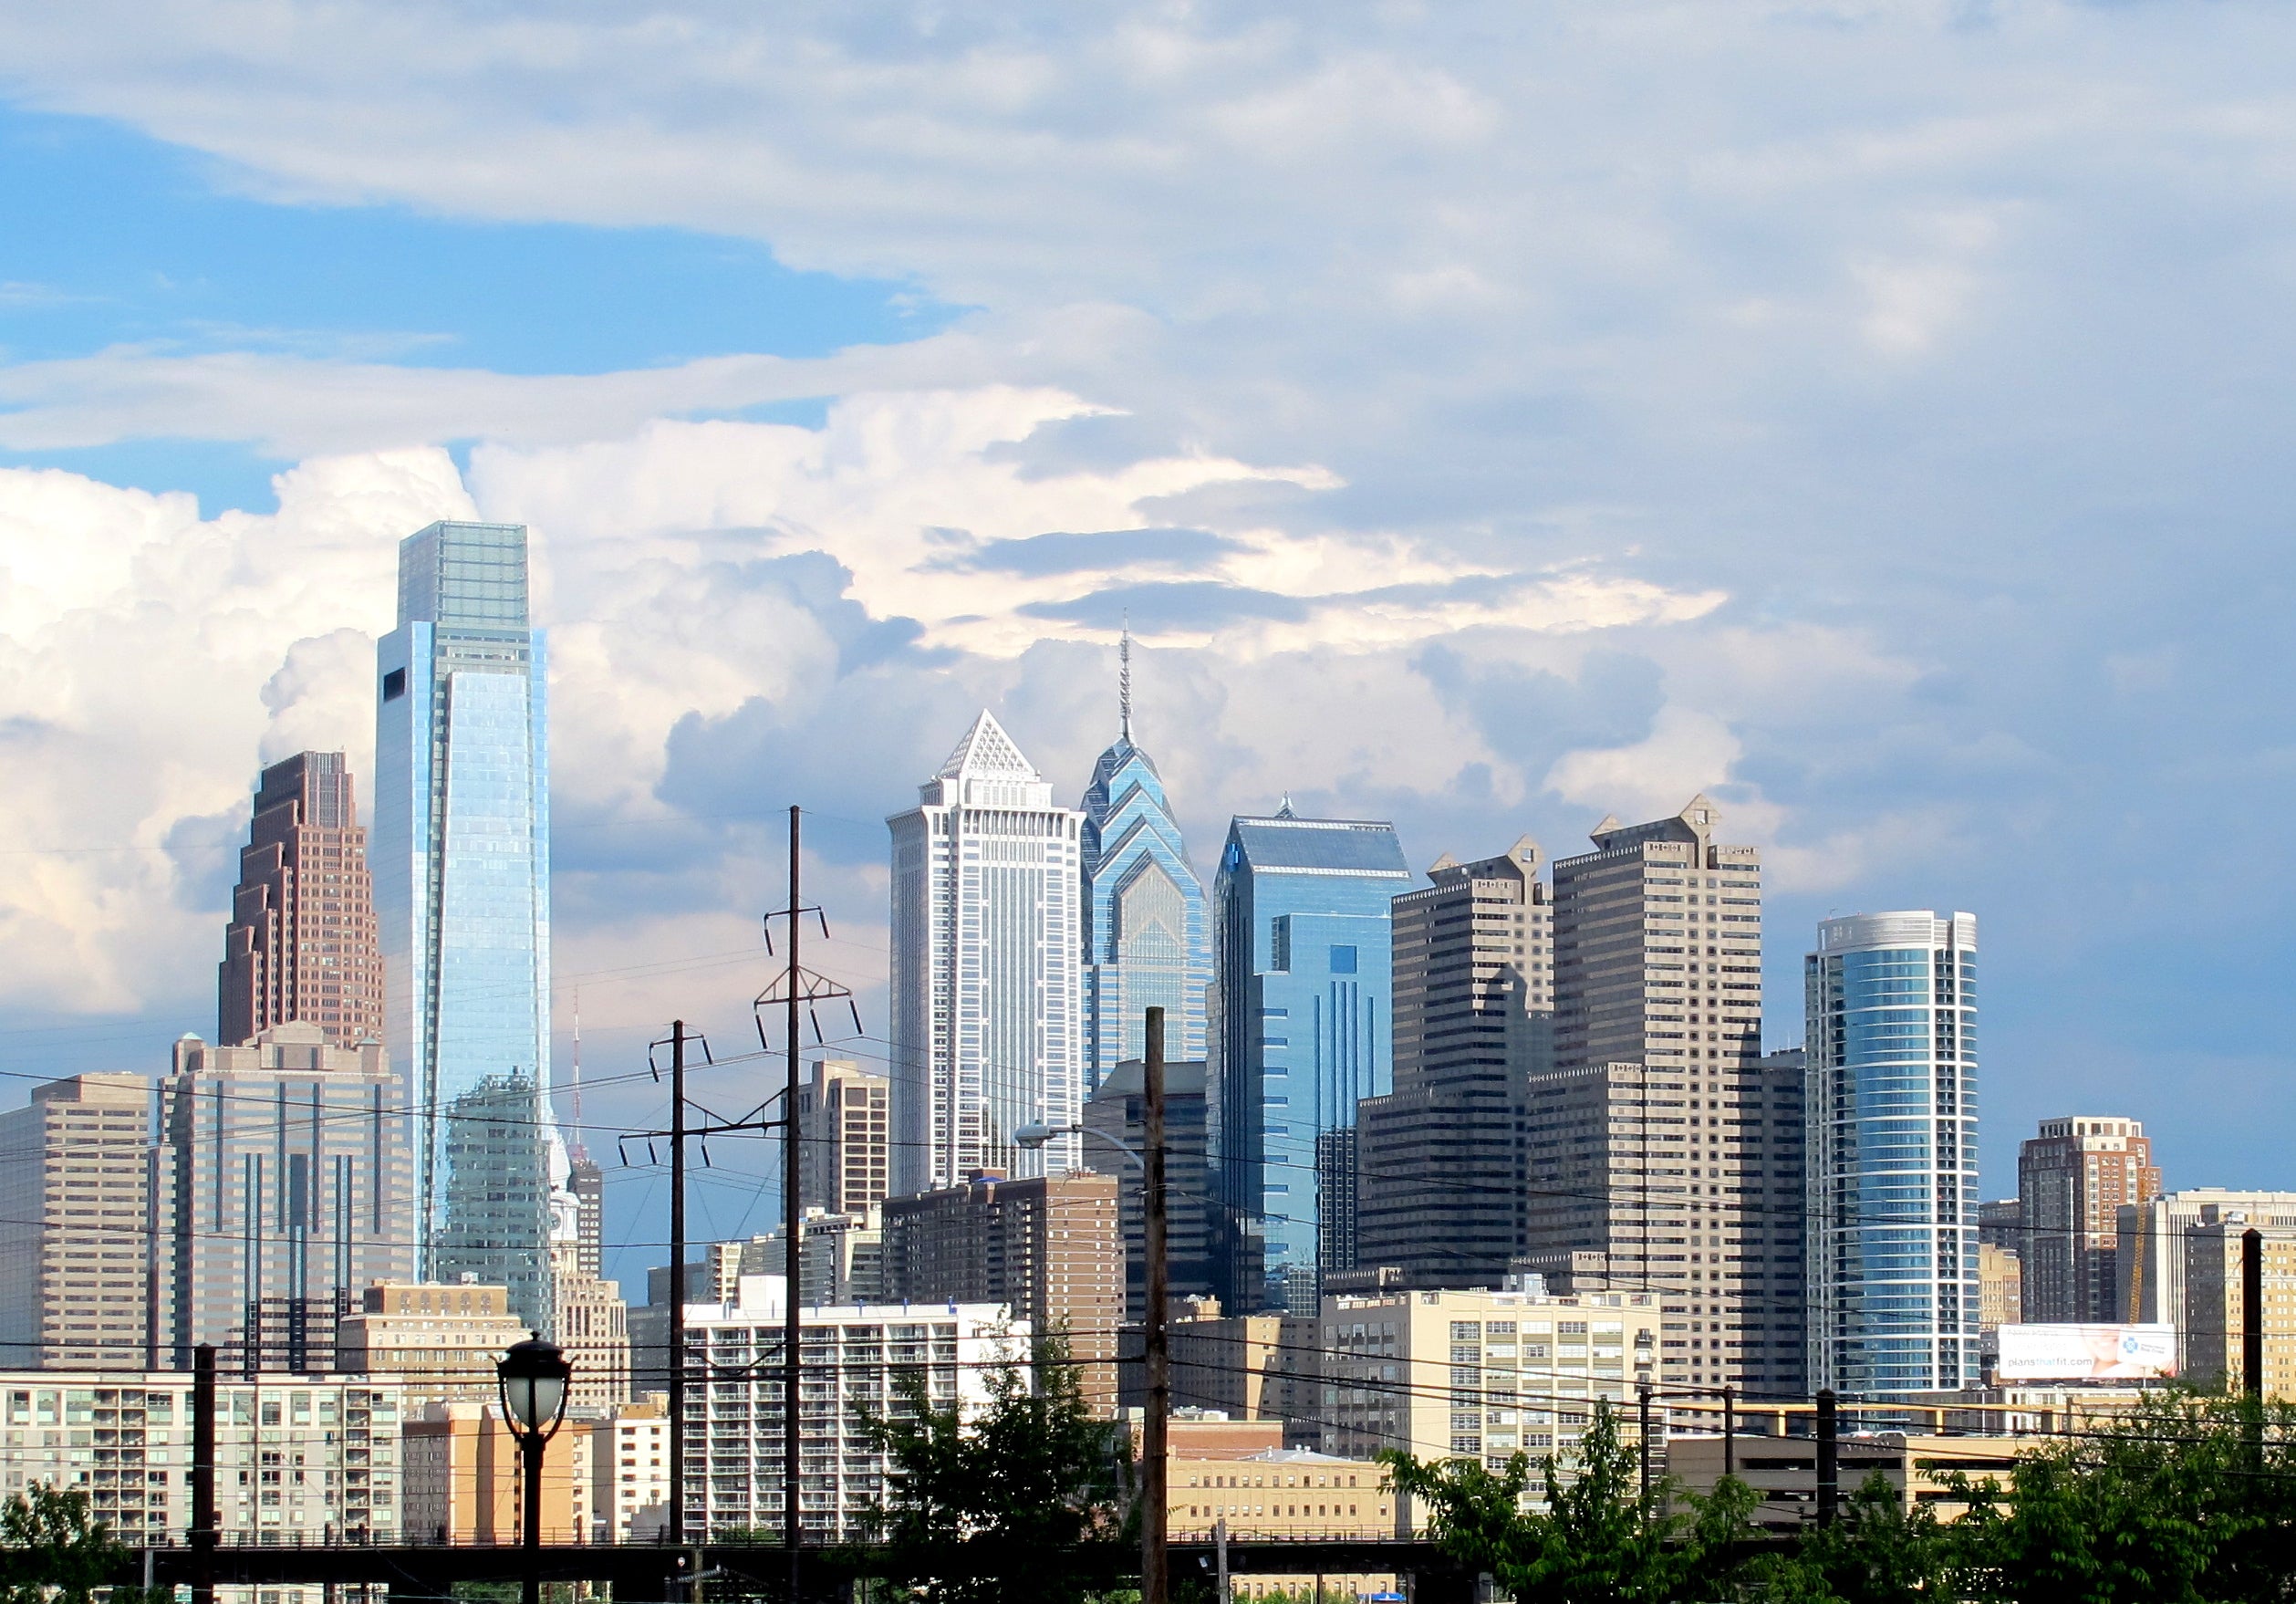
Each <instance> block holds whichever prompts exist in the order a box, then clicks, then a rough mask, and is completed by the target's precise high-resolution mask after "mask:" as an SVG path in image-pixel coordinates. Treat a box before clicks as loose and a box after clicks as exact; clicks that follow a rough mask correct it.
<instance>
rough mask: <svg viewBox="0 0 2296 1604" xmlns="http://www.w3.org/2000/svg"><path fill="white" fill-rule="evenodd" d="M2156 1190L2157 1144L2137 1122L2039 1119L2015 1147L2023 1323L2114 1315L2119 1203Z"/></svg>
mask: <svg viewBox="0 0 2296 1604" xmlns="http://www.w3.org/2000/svg"><path fill="white" fill-rule="evenodd" d="M2159 1191H2160V1170H2159V1167H2158V1166H2156V1164H2155V1163H2154V1162H2153V1144H2152V1141H2151V1139H2150V1138H2148V1137H2147V1136H2146V1135H2145V1127H2144V1126H2143V1125H2141V1124H2139V1123H2138V1122H2137V1121H2136V1120H2124V1119H2120V1118H2117V1117H2114V1116H2097V1115H2073V1116H2069V1117H2068V1118H2065V1119H2062V1120H2042V1121H2041V1134H2040V1135H2038V1136H2036V1137H2033V1138H2032V1139H2031V1140H2030V1141H2025V1142H2023V1143H2022V1144H2021V1145H2020V1146H2019V1148H2018V1150H2017V1201H2018V1223H2019V1225H2020V1227H2021V1241H2020V1244H2019V1255H2018V1256H2019V1257H2020V1258H2021V1260H2022V1261H2023V1282H2022V1290H2021V1293H2020V1296H2021V1298H2022V1300H2023V1308H2024V1318H2025V1319H2026V1320H2027V1321H2029V1322H2034V1323H2050V1322H2069V1323H2073V1324H2079V1323H2083V1322H2091V1323H2098V1322H2110V1321H2112V1320H2114V1318H2117V1315H2118V1310H2119V1307H2120V1292H2121V1288H2120V1274H2119V1266H2118V1263H2117V1260H2118V1258H2119V1254H2120V1246H2119V1237H2118V1232H2119V1228H2120V1209H2121V1205H2122V1204H2123V1203H2143V1202H2144V1201H2145V1199H2146V1198H2148V1197H2152V1196H2154V1195H2155V1194H2156V1193H2158V1192H2159Z"/></svg>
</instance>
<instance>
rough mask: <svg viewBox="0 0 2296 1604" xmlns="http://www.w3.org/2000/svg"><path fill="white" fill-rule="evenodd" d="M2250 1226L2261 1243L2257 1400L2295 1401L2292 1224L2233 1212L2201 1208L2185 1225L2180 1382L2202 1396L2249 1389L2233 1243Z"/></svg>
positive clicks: (2295, 1235)
mask: <svg viewBox="0 0 2296 1604" xmlns="http://www.w3.org/2000/svg"><path fill="white" fill-rule="evenodd" d="M2251 1228H2253V1229H2255V1230H2256V1231H2257V1233H2258V1234H2260V1235H2261V1236H2262V1237H2263V1239H2264V1240H2263V1249H2264V1311H2263V1321H2262V1324H2263V1328H2264V1376H2263V1382H2262V1386H2263V1391H2264V1396H2265V1397H2267V1398H2278V1399H2288V1398H2296V1226H2291V1225H2283V1224H2268V1223H2266V1222H2265V1221H2263V1220H2260V1219H2252V1218H2250V1217H2249V1215H2248V1213H2246V1212H2244V1211H2242V1210H2239V1209H2213V1208H2212V1209H2208V1210H2205V1211H2204V1212H2203V1213H2202V1216H2201V1218H2200V1220H2199V1221H2198V1222H2197V1224H2191V1225H2187V1227H2185V1240H2184V1265H2185V1275H2184V1295H2185V1316H2184V1318H2183V1320H2181V1321H2180V1322H2179V1323H2178V1329H2177V1339H2178V1340H2177V1356H2178V1359H2179V1369H2180V1376H2181V1379H2182V1380H2184V1381H2185V1382H2186V1383H2187V1385H2189V1386H2193V1387H2197V1388H2199V1389H2200V1390H2203V1391H2209V1390H2218V1389H2221V1390H2225V1391H2228V1392H2238V1391H2239V1390H2242V1389H2243V1388H2244V1387H2246V1386H2247V1384H2248V1375H2247V1370H2246V1367H2245V1366H2244V1365H2243V1364H2242V1362H2241V1333H2242V1331H2244V1330H2245V1329H2246V1324H2245V1322H2246V1320H2247V1318H2248V1315H2247V1310H2248V1300H2247V1298H2246V1297H2245V1296H2244V1292H2243V1288H2242V1286H2241V1275H2240V1251H2241V1250H2240V1239H2241V1238H2242V1237H2243V1236H2244V1235H2246V1234H2248V1232H2249V1230H2250V1229H2251Z"/></svg>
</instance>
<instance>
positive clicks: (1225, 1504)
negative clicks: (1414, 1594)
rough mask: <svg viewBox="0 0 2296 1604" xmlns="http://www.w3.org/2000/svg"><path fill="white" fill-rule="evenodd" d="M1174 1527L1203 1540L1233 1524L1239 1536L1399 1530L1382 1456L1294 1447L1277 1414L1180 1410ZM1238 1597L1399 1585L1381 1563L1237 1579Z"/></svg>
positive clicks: (1170, 1488) (1170, 1481) (1171, 1512)
mask: <svg viewBox="0 0 2296 1604" xmlns="http://www.w3.org/2000/svg"><path fill="white" fill-rule="evenodd" d="M1166 1429H1167V1431H1168V1432H1169V1436H1168V1438H1167V1443H1168V1448H1167V1452H1166V1453H1165V1458H1164V1463H1165V1472H1164V1476H1165V1482H1164V1487H1165V1529H1166V1530H1167V1531H1168V1532H1169V1533H1170V1534H1171V1536H1173V1537H1174V1538H1175V1539H1184V1540H1188V1541H1193V1542H1203V1541H1206V1540H1209V1539H1210V1538H1211V1537H1212V1536H1213V1534H1214V1532H1215V1530H1216V1529H1217V1528H1218V1527H1220V1526H1222V1525H1223V1524H1224V1526H1225V1527H1226V1530H1227V1534H1228V1536H1229V1537H1230V1538H1231V1539H1243V1540H1269V1539H1273V1540H1278V1541H1285V1540H1288V1541H1293V1542H1301V1541H1314V1540H1315V1539H1317V1538H1325V1539H1336V1540H1343V1541H1344V1540H1346V1539H1350V1538H1352V1539H1356V1540H1371V1541H1377V1540H1378V1539H1381V1538H1386V1537H1392V1536H1395V1531H1396V1526H1395V1514H1394V1511H1395V1498H1394V1495H1391V1494H1389V1493H1387V1491H1385V1490H1384V1488H1383V1487H1382V1483H1383V1482H1384V1481H1385V1480H1386V1475H1387V1473H1386V1469H1385V1467H1384V1466H1382V1465H1380V1464H1378V1463H1377V1462H1376V1461H1372V1460H1364V1459H1340V1458H1337V1457H1335V1456H1334V1455H1332V1454H1328V1453H1317V1452H1316V1451H1315V1450H1314V1449H1312V1448H1286V1447H1285V1446H1283V1440H1282V1439H1283V1430H1282V1428H1281V1427H1280V1426H1278V1425H1277V1424H1275V1423H1274V1422H1265V1423H1259V1422H1231V1421H1221V1420H1185V1419H1176V1420H1174V1421H1173V1422H1171V1423H1170V1424H1169V1427H1167V1428H1166ZM1236 1579H1237V1582H1238V1584H1239V1585H1238V1586H1237V1588H1236V1597H1238V1598H1240V1599H1251V1598H1259V1597H1263V1596H1265V1595H1266V1594H1269V1593H1274V1594H1276V1595H1278V1596H1280V1597H1286V1598H1296V1597H1299V1596H1300V1595H1302V1594H1305V1593H1308V1592H1310V1591H1311V1590H1312V1589H1316V1588H1320V1589H1322V1590H1323V1594H1324V1597H1325V1598H1326V1599H1333V1600H1338V1599H1363V1598H1367V1597H1370V1596H1373V1595H1377V1594H1382V1593H1393V1592H1394V1591H1395V1590H1396V1585H1395V1584H1396V1578H1395V1577H1394V1576H1393V1575H1392V1574H1386V1573H1380V1572H1330V1573H1325V1574H1324V1575H1321V1576H1317V1575H1315V1574H1314V1573H1312V1572H1302V1573H1299V1574H1296V1575H1291V1576H1280V1575H1279V1576H1252V1577H1248V1578H1236Z"/></svg>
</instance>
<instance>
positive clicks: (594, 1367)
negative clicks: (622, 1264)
mask: <svg viewBox="0 0 2296 1604" xmlns="http://www.w3.org/2000/svg"><path fill="white" fill-rule="evenodd" d="M551 1251H552V1252H553V1253H555V1254H556V1255H557V1259H558V1262H557V1265H556V1267H555V1270H554V1273H553V1274H552V1276H551V1277H550V1292H551V1297H552V1299H553V1309H552V1314H551V1319H550V1331H551V1336H552V1338H553V1339H554V1340H555V1341H556V1343H557V1344H558V1346H559V1347H560V1348H561V1349H565V1351H566V1358H567V1359H568V1360H570V1361H571V1362H572V1363H573V1365H574V1385H573V1387H572V1389H571V1390H569V1391H568V1393H567V1395H566V1397H567V1402H568V1405H569V1407H572V1408H576V1409H580V1410H583V1411H590V1412H597V1411H610V1410H614V1409H618V1408H619V1407H621V1406H622V1405H623V1404H625V1403H628V1402H629V1397H630V1346H629V1305H628V1304H627V1303H625V1302H623V1301H622V1289H621V1288H620V1287H619V1286H617V1285H616V1284H615V1283H613V1282H611V1281H601V1280H598V1279H597V1277H596V1276H586V1275H584V1274H583V1273H582V1266H581V1249H580V1246H579V1245H578V1244H576V1243H572V1242H561V1243H559V1244H557V1245H556V1246H555V1247H554V1248H553V1249H552V1250H551Z"/></svg>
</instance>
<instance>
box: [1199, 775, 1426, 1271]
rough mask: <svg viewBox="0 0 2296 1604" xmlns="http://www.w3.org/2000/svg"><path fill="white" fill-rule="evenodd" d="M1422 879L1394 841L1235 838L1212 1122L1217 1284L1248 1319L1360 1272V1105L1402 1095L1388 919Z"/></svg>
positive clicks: (1335, 823)
mask: <svg viewBox="0 0 2296 1604" xmlns="http://www.w3.org/2000/svg"><path fill="white" fill-rule="evenodd" d="M1413 878H1414V877H1413V876H1412V873H1411V870H1410V867H1409V865H1408V863H1406V861H1405V860H1404V857H1403V848H1402V845H1401V843H1400V842H1398V841H1397V839H1396V834H1395V827H1394V826H1393V825H1388V824H1370V823H1362V822H1357V821H1354V820H1348V819H1334V818H1295V817H1294V816H1293V812H1292V809H1291V807H1290V805H1289V804H1288V803H1287V804H1285V805H1284V806H1283V807H1282V808H1280V809H1279V810H1278V811H1277V812H1276V814H1275V815H1274V817H1273V818H1239V819H1236V820H1235V821H1234V822H1233V823H1232V824H1231V825H1230V826H1229V828H1228V845H1227V849H1226V850H1225V851H1223V852H1222V853H1221V859H1220V873H1219V876H1218V878H1217V879H1216V880H1214V881H1213V884H1212V909H1211V924H1212V980H1211V989H1210V997H1209V1001H1208V1005H1207V1012H1208V1014H1209V1016H1210V1032H1209V1034H1210V1041H1209V1043H1208V1047H1207V1052H1206V1064H1205V1075H1206V1085H1205V1098H1204V1101H1205V1115H1206V1124H1207V1127H1208V1129H1207V1133H1206V1134H1207V1141H1208V1145H1209V1147H1210V1170H1211V1186H1212V1203H1213V1207H1212V1218H1211V1224H1210V1234H1211V1238H1212V1243H1211V1253H1212V1260H1213V1269H1212V1275H1213V1279H1214V1282H1215V1284H1216V1286H1217V1288H1218V1291H1219V1295H1220V1297H1221V1302H1222V1303H1223V1304H1224V1305H1225V1307H1227V1308H1229V1309H1230V1310H1231V1311H1232V1312H1234V1313H1238V1314H1243V1313H1251V1312H1253V1311H1256V1310H1262V1309H1271V1308H1272V1309H1278V1310H1285V1311H1289V1312H1292V1313H1296V1314H1303V1315H1304V1314H1312V1313H1314V1311H1315V1309H1316V1307H1317V1298H1318V1296H1319V1292H1320V1288H1321V1285H1322V1276H1323V1274H1324V1272H1325V1271H1327V1270H1342V1269H1352V1268H1354V1267H1355V1265H1354V1262H1353V1244H1354V1236H1355V1221H1354V1218H1353V1199H1354V1188H1355V1128H1356V1102H1357V1100H1358V1099H1363V1098H1366V1097H1376V1096H1380V1095H1382V1094H1384V1093H1386V1092H1387V1091H1388V1090H1390V1089H1391V1078H1392V1076H1393V1071H1394V1066H1393V1062H1392V1060H1391V1058H1390V1056H1389V1055H1390V1049H1391V1047H1392V1042H1391V1039H1390V1037H1391V1032H1392V1030H1393V984H1392V979H1391V974H1390V962H1391V943H1390V939H1389V907H1390V902H1391V900H1392V899H1393V898H1394V896H1395V895H1396V893H1397V892H1398V891H1406V890H1408V889H1409V887H1410V885H1411V882H1412V880H1413Z"/></svg>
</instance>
